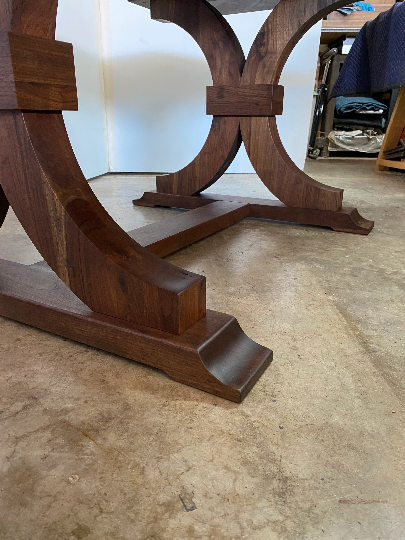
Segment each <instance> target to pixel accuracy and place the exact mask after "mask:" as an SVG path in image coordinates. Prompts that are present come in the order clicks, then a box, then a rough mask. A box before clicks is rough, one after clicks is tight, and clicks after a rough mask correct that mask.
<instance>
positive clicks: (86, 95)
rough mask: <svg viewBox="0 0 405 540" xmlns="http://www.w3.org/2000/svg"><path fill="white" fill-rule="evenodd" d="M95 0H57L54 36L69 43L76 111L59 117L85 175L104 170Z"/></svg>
mask: <svg viewBox="0 0 405 540" xmlns="http://www.w3.org/2000/svg"><path fill="white" fill-rule="evenodd" d="M98 9H99V8H98V0H59V7H58V17H57V24H56V39H58V40H60V41H67V42H69V43H73V46H74V55H75V67H76V80H77V89H78V98H79V111H78V112H74V111H65V112H64V113H63V117H64V119H65V123H66V127H67V130H68V133H69V138H70V141H71V143H72V146H73V150H74V152H75V154H76V157H77V159H78V161H79V163H80V165H81V167H82V170H83V172H84V175H85V176H86V178H92V177H94V176H98V175H100V174H104V173H105V172H106V171H107V168H108V164H107V153H106V139H105V135H106V134H105V119H104V96H103V90H102V77H101V75H102V70H101V67H102V65H101V55H100V48H99V45H100V32H99V17H100V14H99V11H98Z"/></svg>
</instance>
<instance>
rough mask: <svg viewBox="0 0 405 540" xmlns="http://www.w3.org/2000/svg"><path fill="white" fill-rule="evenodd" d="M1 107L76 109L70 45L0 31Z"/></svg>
mask: <svg viewBox="0 0 405 540" xmlns="http://www.w3.org/2000/svg"><path fill="white" fill-rule="evenodd" d="M0 109H27V110H43V111H46V110H54V111H60V110H70V111H73V110H77V109H78V101H77V89H76V75H75V65H74V58H73V46H72V45H71V44H70V43H63V42H60V41H54V40H50V39H44V38H38V37H32V36H24V35H20V34H15V33H13V32H0Z"/></svg>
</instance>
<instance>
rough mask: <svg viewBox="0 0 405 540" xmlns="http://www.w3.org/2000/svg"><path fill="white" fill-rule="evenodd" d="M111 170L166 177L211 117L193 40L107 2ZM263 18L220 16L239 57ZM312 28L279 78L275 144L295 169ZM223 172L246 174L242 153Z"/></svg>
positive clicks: (192, 149) (313, 53) (193, 148)
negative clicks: (278, 140) (281, 102)
mask: <svg viewBox="0 0 405 540" xmlns="http://www.w3.org/2000/svg"><path fill="white" fill-rule="evenodd" d="M109 12H110V30H109V33H110V40H111V42H110V46H111V55H112V77H113V85H112V86H113V89H112V91H113V95H110V96H108V100H112V101H113V103H114V123H115V151H116V159H115V163H116V170H118V171H145V172H146V171H153V172H166V171H167V172H173V171H176V170H178V169H180V168H182V167H184V166H185V165H187V163H189V162H190V161H191V160H192V159H194V157H195V156H196V155H197V154H198V152H199V151H200V149H201V147H202V146H203V144H204V142H205V139H206V137H207V134H208V131H209V128H210V125H211V117H207V116H206V114H205V95H206V94H205V92H206V91H205V87H206V86H207V85H211V84H212V79H211V75H210V72H209V69H208V65H207V63H206V61H205V59H204V56H203V54H202V52H201V50H200V49H199V47H198V46H197V44H196V43H195V42H194V40H193V39H192V38H191V37H190V36H189V35H188V34H187V33H185V32H184V31H183V30H181V29H180V28H178V27H177V26H175V25H173V24H162V23H158V22H155V21H152V20H151V19H150V14H149V11H148V10H146V9H144V8H141V7H138V6H135V5H133V4H130V3H129V2H128V1H127V0H109ZM269 13H270V11H259V12H255V13H247V14H246V13H245V14H238V15H229V16H227V19H228V21H229V22H230V23H231V25H232V27H233V28H234V29H235V32H236V34H237V35H238V37H239V39H240V41H241V43H242V47H243V48H244V50H245V53H246V54H247V53H248V51H249V49H250V46H251V45H252V43H253V40H254V39H255V37H256V35H257V32H258V31H259V29H260V27H261V26H262V24H263V23H264V21H265V20H266V18H267V16H268V15H269ZM319 40H320V23H319V25H317V26H316V27H314V28H313V29H312V30H311V31H310V32H309V33H308V34H307V35H306V36H305V37H304V38H303V39H302V40H301V42H300V43H299V45H298V46H297V47H296V49H295V50H294V53H293V54H292V55H291V57H290V59H289V61H288V63H287V65H286V68H285V70H284V73H283V77H282V81H281V84H284V85H285V86H286V99H285V108H284V110H285V113H284V115H283V116H282V117H281V118H280V119H279V120H278V125H279V130H280V135H281V137H282V140H283V143H284V145H285V147H286V149H287V151H288V153H289V154H290V156H291V157H292V159H293V160H294V161H295V162H296V163H297V165H298V166H299V167H301V168H302V167H303V165H304V161H305V156H306V145H307V140H308V129H309V123H310V115H311V107H312V95H313V88H314V81H315V71H316V64H317V54H318V48H319ZM229 172H241V173H246V172H253V168H252V166H251V164H250V161H249V159H248V157H247V155H246V152H245V150H244V148H242V149H241V151H240V153H239V155H238V156H237V158H236V160H235V162H234V163H233V165H232V166H231V168H230V169H229Z"/></svg>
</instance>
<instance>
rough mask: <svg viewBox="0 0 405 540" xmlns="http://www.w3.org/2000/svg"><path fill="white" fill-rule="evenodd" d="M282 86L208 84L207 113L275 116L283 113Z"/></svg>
mask: <svg viewBox="0 0 405 540" xmlns="http://www.w3.org/2000/svg"><path fill="white" fill-rule="evenodd" d="M283 99H284V87H283V86H279V85H273V84H256V85H253V86H239V87H235V86H208V87H207V114H213V115H217V116H275V115H278V114H283Z"/></svg>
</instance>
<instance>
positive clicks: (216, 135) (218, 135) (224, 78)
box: [150, 0, 245, 195]
mask: <svg viewBox="0 0 405 540" xmlns="http://www.w3.org/2000/svg"><path fill="white" fill-rule="evenodd" d="M150 7H151V16H152V18H153V19H156V20H165V21H170V22H172V23H174V24H176V25H177V26H179V27H180V28H182V29H183V30H185V31H186V32H188V33H189V34H190V35H191V37H193V38H194V40H195V41H196V42H197V44H198V45H199V46H200V48H201V50H202V52H203V53H204V56H205V58H206V60H207V62H208V66H209V68H210V70H211V74H212V79H213V84H214V86H239V84H240V79H241V73H242V70H243V66H244V61H245V58H244V55H243V51H242V48H241V46H240V44H239V41H238V40H237V38H236V35H235V33H234V32H233V30H232V29H231V27H230V26H229V24H228V22H227V21H226V19H225V18H224V17H223V16H222V15H221V14H220V13H219V12H218V11H217V10H216V9H215V8H214V7H212V6H211V4H209V3H208V2H207V1H206V0H151V6H150ZM240 145H241V137H240V129H239V119H238V118H231V117H223V116H220V117H218V116H214V118H213V121H212V126H211V129H210V132H209V134H208V138H207V140H206V142H205V144H204V146H203V148H202V150H201V152H200V153H199V154H198V156H197V157H196V158H195V159H194V160H193V161H192V162H191V163H190V164H189V165H187V166H186V167H185V168H184V169H182V170H181V171H178V172H176V173H173V174H169V175H166V176H158V177H157V178H156V184H157V190H158V191H160V192H162V193H177V194H184V195H193V194H194V193H198V192H200V191H202V190H204V189H206V188H207V187H209V186H210V185H212V184H213V183H214V182H216V181H217V180H218V179H219V178H220V177H221V176H222V175H223V174H224V173H225V171H226V170H227V168H228V167H229V165H230V164H231V163H232V161H233V160H234V158H235V156H236V154H237V153H238V150H239V148H240Z"/></svg>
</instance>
